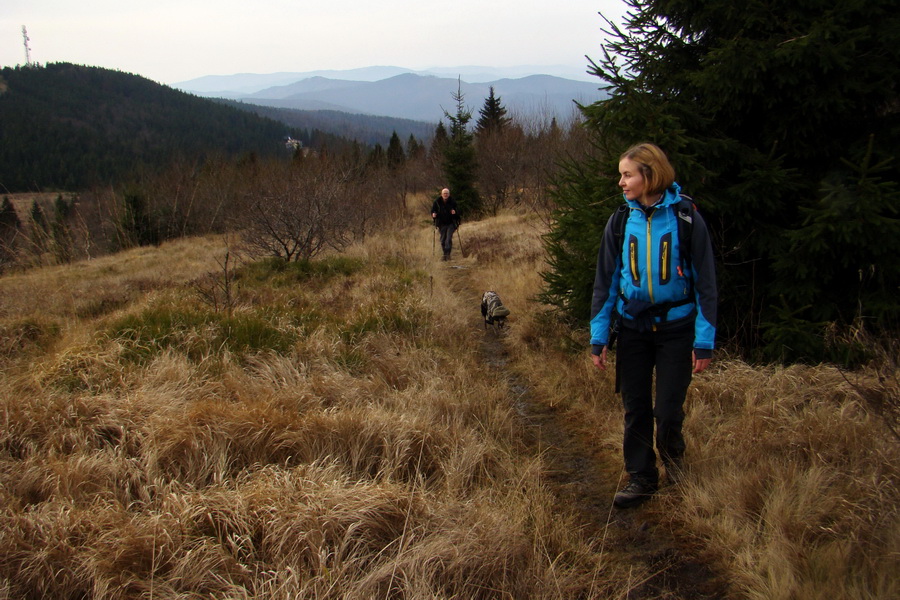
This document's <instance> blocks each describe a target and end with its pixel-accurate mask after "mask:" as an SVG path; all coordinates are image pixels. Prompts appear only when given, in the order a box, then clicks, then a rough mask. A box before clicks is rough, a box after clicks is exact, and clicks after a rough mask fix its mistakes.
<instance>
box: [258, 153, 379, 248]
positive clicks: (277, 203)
mask: <svg viewBox="0 0 900 600" xmlns="http://www.w3.org/2000/svg"><path fill="white" fill-rule="evenodd" d="M351 183H352V172H350V170H348V169H347V168H346V167H343V166H342V165H340V164H337V163H335V162H331V161H328V160H312V161H306V162H304V163H303V164H300V165H291V166H289V167H280V166H273V169H272V171H271V176H270V177H268V178H264V179H263V178H261V179H260V185H261V186H262V187H263V189H262V190H260V191H259V192H258V193H257V192H254V193H252V194H250V195H249V197H248V198H247V206H246V213H245V216H246V219H247V223H246V235H245V240H246V242H247V245H248V248H249V251H250V253H251V254H252V255H263V256H275V257H278V258H283V259H285V260H307V259H310V258H312V257H314V256H316V255H317V254H319V252H321V251H322V250H324V249H326V248H333V249H335V250H338V251H340V250H343V249H344V248H345V247H346V246H347V245H348V244H349V243H350V242H351V241H352V239H353V230H354V223H356V224H359V223H360V222H361V221H362V222H363V223H365V220H366V218H367V212H366V211H365V210H362V209H364V205H360V204H358V203H356V202H354V198H352V197H351V196H352V194H351V193H350V192H351V190H352V189H353V186H352V185H351Z"/></svg>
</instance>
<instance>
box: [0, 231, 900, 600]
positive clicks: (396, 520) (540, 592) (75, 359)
mask: <svg viewBox="0 0 900 600" xmlns="http://www.w3.org/2000/svg"><path fill="white" fill-rule="evenodd" d="M540 231H541V228H540V225H539V223H537V222H531V221H528V220H522V219H518V218H514V217H510V216H501V217H497V218H495V219H491V220H489V221H485V222H481V223H472V224H468V225H466V226H464V227H463V229H462V231H461V232H460V233H461V234H462V239H461V242H462V244H463V249H464V250H465V251H466V258H464V259H462V260H459V261H458V262H456V263H454V264H450V265H448V264H442V263H439V262H437V261H435V260H434V257H433V256H432V255H431V252H430V251H431V249H432V243H433V240H432V239H431V238H432V236H433V233H432V231H431V229H428V228H425V227H424V226H423V224H422V223H417V224H414V225H413V226H411V227H410V228H409V229H405V230H400V231H397V230H395V232H394V233H393V234H392V235H390V236H386V237H384V238H380V239H371V240H369V241H368V242H367V244H366V245H365V246H364V247H359V248H355V249H353V251H351V252H350V253H348V255H347V256H345V257H331V258H327V259H323V260H322V261H318V262H317V265H316V266H315V268H312V269H308V270H301V269H293V268H292V269H286V270H285V269H278V268H275V267H274V266H273V265H266V264H252V265H246V266H245V267H243V268H242V269H241V270H240V271H239V272H238V277H237V278H236V279H235V281H234V291H233V293H232V298H231V299H232V300H233V303H234V309H233V310H232V311H230V312H226V311H223V310H220V311H219V312H216V311H214V310H213V308H212V307H211V305H210V304H209V303H208V302H205V301H203V299H202V294H200V293H199V292H201V291H204V290H205V291H206V292H208V293H207V297H208V296H209V295H210V294H209V293H211V292H213V291H214V290H215V287H214V284H215V283H216V281H217V279H219V280H220V278H221V266H220V262H221V260H222V257H223V256H224V252H225V247H224V244H223V242H222V241H221V240H219V239H214V238H206V239H195V240H184V241H179V242H174V243H170V244H165V245H163V246H162V247H160V248H147V249H136V250H133V251H129V252H126V253H122V254H120V255H117V256H113V257H106V258H103V259H98V260H94V261H90V262H86V263H79V264H75V265H71V266H67V267H54V268H45V269H40V270H36V271H31V272H28V273H25V274H21V275H13V276H7V277H4V278H3V279H0V340H2V342H0V369H2V372H3V374H4V377H3V378H2V380H0V398H2V400H0V403H2V404H0V406H2V411H3V412H2V415H3V419H4V427H3V429H2V432H0V502H2V504H3V506H4V507H5V509H4V511H3V513H2V515H0V589H3V590H4V592H6V593H7V594H8V595H10V596H11V597H27V596H30V597H40V596H45V597H93V598H127V597H138V596H141V595H142V594H143V595H144V596H149V595H152V596H153V597H175V596H184V597H187V596H190V595H200V596H203V597H223V598H224V597H229V598H240V597H243V598H288V597H291V598H293V597H297V596H303V597H317V598H332V597H333V598H342V597H373V596H380V597H386V596H388V595H390V591H391V590H394V592H396V593H397V594H398V596H397V597H407V598H432V597H433V598H449V597H454V596H456V597H466V598H473V597H485V598H494V597H504V596H507V597H516V598H526V597H527V598H560V599H562V598H573V597H584V598H607V597H624V596H625V595H626V594H627V593H628V591H629V590H641V589H642V588H641V586H640V582H642V581H644V580H647V579H648V578H650V577H652V576H653V573H651V572H650V571H649V570H648V568H647V565H646V563H644V562H642V561H634V560H631V558H632V557H630V556H629V553H628V548H627V544H617V543H614V542H618V541H621V540H624V539H627V535H629V533H628V530H629V529H633V528H636V529H642V528H644V529H646V527H642V524H645V523H646V524H649V525H650V531H651V532H653V531H656V532H660V534H661V532H663V531H675V532H677V536H676V537H677V538H678V539H680V540H681V542H682V543H685V544H687V545H688V546H689V549H690V551H691V553H693V554H696V555H698V556H702V557H703V558H704V560H707V561H709V562H710V563H711V564H713V565H714V566H715V569H716V570H717V572H719V573H720V574H721V575H722V576H723V577H724V578H725V579H727V580H728V581H729V583H730V589H731V590H732V592H733V594H734V595H735V596H736V597H756V598H778V597H783V598H801V599H802V598H817V597H825V596H828V597H839V596H842V597H874V598H889V597H895V596H896V595H897V594H898V592H900V590H898V583H897V582H896V578H895V577H893V575H892V573H895V572H896V568H897V566H898V564H897V563H898V550H900V542H898V537H900V536H898V522H900V520H898V515H897V506H898V502H897V501H898V491H897V469H898V468H900V467H898V465H900V460H898V458H900V457H898V453H900V451H898V446H897V443H896V441H895V440H892V439H890V438H889V437H888V434H887V431H886V428H885V427H884V426H883V423H882V422H881V421H879V419H878V418H876V417H873V416H871V415H870V414H869V413H868V412H867V411H866V410H864V409H865V408H866V407H865V406H863V405H861V404H860V403H859V402H858V400H857V396H855V394H854V393H853V391H852V390H851V389H850V388H849V386H848V385H847V384H846V383H845V382H844V381H843V379H842V378H841V377H840V376H839V375H838V374H837V373H836V372H835V371H834V370H832V369H829V368H826V367H818V368H789V369H752V368H750V367H748V366H747V365H744V364H742V363H738V362H732V361H722V362H719V363H718V364H717V366H716V368H715V369H713V371H712V372H711V373H709V374H705V375H703V376H702V377H699V378H698V379H697V381H696V383H695V385H694V386H692V390H691V394H690V398H689V420H688V423H687V429H688V435H689V436H690V437H689V441H690V443H691V447H690V450H689V459H690V463H691V466H692V470H691V473H690V474H689V476H688V479H687V481H686V482H685V483H684V484H683V485H681V486H679V488H677V489H675V488H667V489H666V490H664V491H663V492H662V493H661V494H660V496H659V498H658V499H657V500H656V501H654V502H652V503H649V504H648V505H647V507H646V508H642V509H641V510H640V511H638V512H635V513H630V514H631V515H633V516H631V517H629V519H631V520H630V521H615V522H612V521H610V522H611V523H612V524H611V525H609V526H604V525H603V522H602V520H601V522H600V526H599V527H598V526H597V524H596V523H595V524H594V525H593V526H589V525H588V524H586V523H585V513H584V512H583V511H582V512H579V511H578V510H577V509H576V503H572V504H571V505H570V504H569V503H567V502H561V501H560V499H561V498H562V497H564V492H563V491H562V487H561V486H557V485H556V484H555V483H553V481H552V480H551V479H548V477H547V474H548V471H550V470H551V467H552V465H550V464H549V460H550V459H549V458H548V457H547V455H546V453H541V452H539V449H537V450H536V449H535V448H533V447H532V446H529V445H527V444H525V443H524V441H523V440H525V439H526V437H527V435H526V434H527V432H526V431H525V430H524V429H523V427H524V425H523V423H522V420H521V419H520V418H518V417H517V413H516V410H514V409H515V406H516V398H517V396H516V394H517V392H518V391H520V390H512V389H510V386H509V385H508V381H507V380H506V378H504V377H499V378H498V376H497V372H496V368H495V367H492V366H491V364H489V363H487V362H486V361H485V360H483V358H482V356H481V349H482V347H483V340H484V339H485V338H484V335H485V334H484V333H483V330H482V329H481V327H480V324H479V322H478V317H479V316H480V315H478V314H477V311H478V307H477V299H478V293H479V291H480V290H485V289H495V290H497V291H498V292H500V294H501V296H502V297H503V299H504V303H505V304H506V305H507V306H508V307H509V308H510V309H511V310H512V314H513V317H512V328H511V331H510V332H509V334H508V335H507V337H506V338H505V342H506V348H507V349H508V351H509V365H508V367H505V368H508V369H509V370H510V371H511V372H513V373H515V375H516V377H518V381H520V382H522V384H523V385H524V386H527V387H528V388H529V390H530V395H531V396H532V397H533V399H534V401H535V402H537V403H543V404H545V405H546V406H548V407H552V410H553V411H555V413H556V414H557V415H558V416H559V420H560V422H562V423H564V424H565V426H566V427H567V428H568V429H569V430H570V431H571V433H572V437H573V439H576V440H577V444H578V445H579V447H580V450H579V452H582V453H583V458H584V460H585V461H586V462H587V463H592V464H596V465H599V467H598V468H599V470H600V471H601V472H604V473H608V481H605V482H604V483H603V484H602V485H601V487H602V488H603V489H599V490H594V491H593V492H579V494H581V496H582V498H581V499H582V500H592V499H593V496H591V495H590V494H592V493H593V494H597V497H598V498H604V499H605V500H606V504H605V505H604V506H602V507H600V508H599V509H598V511H597V515H598V516H602V515H607V517H606V518H607V519H610V520H612V519H613V517H611V516H608V515H612V513H610V512H609V510H608V500H609V498H610V493H611V491H612V490H613V489H614V488H615V485H616V483H617V479H618V478H619V477H620V473H619V472H618V471H619V468H620V467H619V458H618V453H619V436H620V431H621V429H620V428H621V425H620V423H621V417H620V414H619V409H618V403H617V400H616V398H615V397H614V395H613V394H612V389H611V388H612V381H611V379H610V377H609V376H604V375H601V374H598V373H597V372H595V371H593V370H592V368H591V367H590V366H589V362H588V361H587V358H586V356H585V353H584V350H583V348H584V342H585V340H584V339H582V337H583V334H582V333H579V332H571V331H568V330H566V329H564V328H561V327H560V326H558V325H556V324H554V323H553V322H552V321H551V320H548V319H546V318H544V317H542V316H541V314H540V310H539V307H537V306H535V305H533V304H532V303H530V302H529V298H530V297H531V296H532V295H533V294H534V292H535V291H536V290H537V287H538V285H539V283H540V280H539V277H538V275H537V272H538V270H539V269H540V267H541V260H542V259H541V251H540V245H539V242H538V236H539V234H540ZM457 245H459V244H457ZM217 261H218V262H217ZM454 267H464V268H462V269H457V268H454ZM210 272H211V273H215V274H217V275H214V276H213V278H212V279H209V278H204V277H203V276H204V274H206V273H210ZM889 375H890V377H893V380H894V381H896V372H891V373H890V374H889ZM854 376H857V377H858V378H859V379H860V381H862V382H866V381H869V379H870V377H869V374H867V373H860V374H855V375H854ZM889 381H890V378H889ZM588 503H589V502H588ZM607 530H609V531H608V532H607ZM598 531H599V532H601V535H599V536H598V534H597V532H598ZM622 531H625V533H624V534H623V533H621V532H622ZM617 532H618V533H617ZM623 546H624V548H623ZM623 550H624V551H623ZM642 593H643V594H644V596H643V597H649V592H647V591H646V590H645V591H643V592H642ZM632 597H633V596H632Z"/></svg>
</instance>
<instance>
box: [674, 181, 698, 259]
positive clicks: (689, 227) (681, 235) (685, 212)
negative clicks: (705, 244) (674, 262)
mask: <svg viewBox="0 0 900 600" xmlns="http://www.w3.org/2000/svg"><path fill="white" fill-rule="evenodd" d="M696 210H697V205H696V204H694V200H693V199H692V198H691V197H690V196H685V195H684V194H681V199H680V200H679V201H678V204H676V205H675V214H676V216H677V217H678V250H679V254H681V263H682V265H683V266H684V267H688V266H690V264H691V241H692V240H691V238H692V234H693V231H694V212H695V211H696Z"/></svg>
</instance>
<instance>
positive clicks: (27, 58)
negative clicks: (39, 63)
mask: <svg viewBox="0 0 900 600" xmlns="http://www.w3.org/2000/svg"><path fill="white" fill-rule="evenodd" d="M30 39H31V38H29V37H28V30H27V29H25V26H24V25H22V40H23V41H24V43H25V66H26V67H30V66H31V48H29V47H28V41H29V40H30Z"/></svg>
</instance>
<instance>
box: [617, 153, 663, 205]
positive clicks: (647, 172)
mask: <svg viewBox="0 0 900 600" xmlns="http://www.w3.org/2000/svg"><path fill="white" fill-rule="evenodd" d="M626 158H628V159H630V160H633V161H634V162H636V163H638V164H639V165H640V166H641V175H643V177H644V181H645V182H646V193H647V194H661V193H662V192H664V191H665V190H666V189H667V188H668V187H669V186H670V185H672V183H674V182H675V168H674V167H672V163H670V162H669V159H668V158H667V157H666V153H665V152H663V151H662V149H661V148H660V147H659V146H657V145H656V144H650V143H646V142H644V143H641V144H635V145H634V146H632V147H631V148H629V149H628V150H626V151H625V152H623V153H622V156H620V157H619V160H620V161H621V160H623V159H626Z"/></svg>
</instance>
